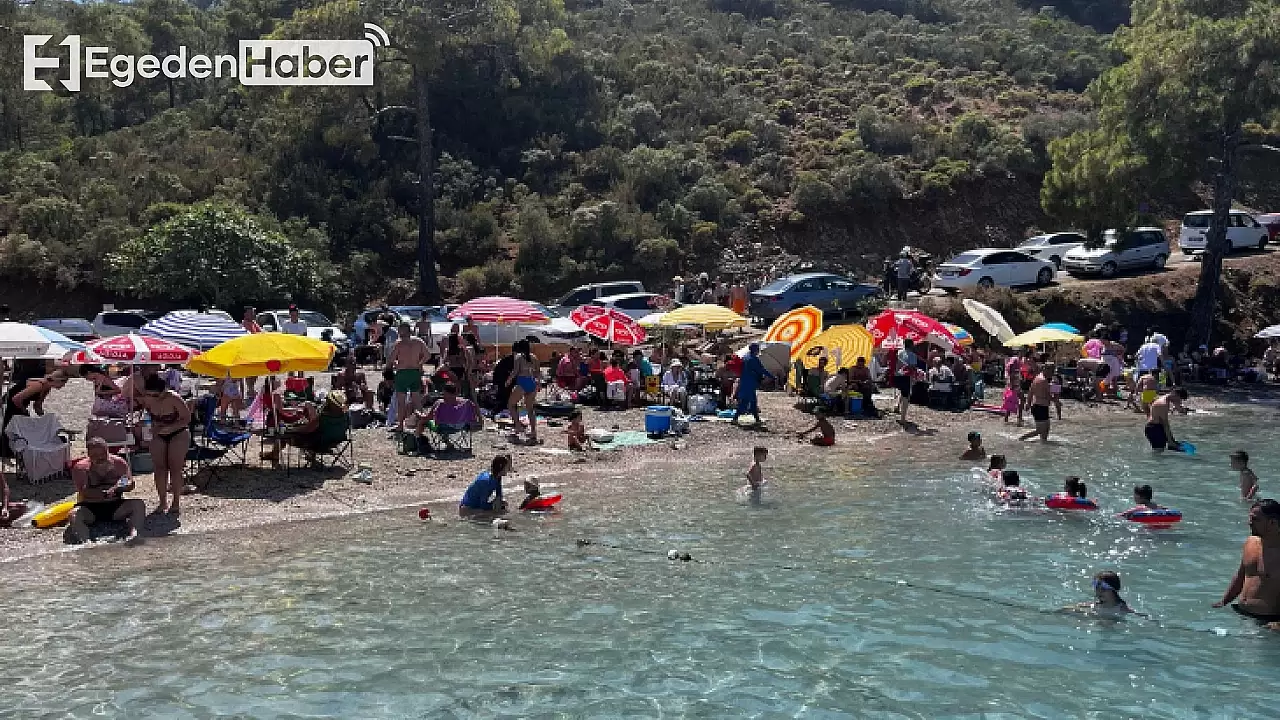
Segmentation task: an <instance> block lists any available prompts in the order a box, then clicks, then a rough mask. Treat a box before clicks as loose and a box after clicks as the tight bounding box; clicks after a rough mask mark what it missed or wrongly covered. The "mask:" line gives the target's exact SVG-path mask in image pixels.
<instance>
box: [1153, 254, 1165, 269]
mask: <svg viewBox="0 0 1280 720" xmlns="http://www.w3.org/2000/svg"><path fill="white" fill-rule="evenodd" d="M1168 261H1169V258H1168V257H1167V256H1165V255H1163V254H1161V255H1157V256H1156V259H1155V261H1153V262H1152V263H1151V267H1153V268H1155V269H1157V270H1163V269H1164V264H1165V263H1166V262H1168Z"/></svg>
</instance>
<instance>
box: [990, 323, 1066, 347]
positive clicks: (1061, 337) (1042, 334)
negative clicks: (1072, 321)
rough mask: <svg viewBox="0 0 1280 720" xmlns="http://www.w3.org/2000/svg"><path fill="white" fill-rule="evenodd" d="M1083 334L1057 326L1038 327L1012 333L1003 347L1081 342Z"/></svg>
mask: <svg viewBox="0 0 1280 720" xmlns="http://www.w3.org/2000/svg"><path fill="white" fill-rule="evenodd" d="M1083 340H1084V336H1082V335H1076V334H1075V333H1070V332H1067V331H1066V330H1059V329H1057V328H1049V327H1038V328H1036V329H1035V330H1028V331H1026V332H1024V333H1022V334H1021V335H1014V336H1013V337H1011V338H1009V339H1008V340H1005V341H1004V345H1005V347H1024V346H1027V345H1039V344H1040V343H1051V342H1081V341H1083Z"/></svg>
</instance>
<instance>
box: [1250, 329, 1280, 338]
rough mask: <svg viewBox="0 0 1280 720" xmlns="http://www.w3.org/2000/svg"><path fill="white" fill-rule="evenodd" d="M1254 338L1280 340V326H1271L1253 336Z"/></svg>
mask: <svg viewBox="0 0 1280 720" xmlns="http://www.w3.org/2000/svg"><path fill="white" fill-rule="evenodd" d="M1254 337H1256V338H1260V339H1262V340H1273V339H1275V338H1280V325H1272V326H1271V327H1269V328H1267V329H1265V330H1263V331H1262V332H1260V333H1258V334H1257V335H1254Z"/></svg>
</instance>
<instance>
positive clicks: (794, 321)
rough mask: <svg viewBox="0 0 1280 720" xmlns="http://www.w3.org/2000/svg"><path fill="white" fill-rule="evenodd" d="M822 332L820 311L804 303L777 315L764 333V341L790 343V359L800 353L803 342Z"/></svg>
mask: <svg viewBox="0 0 1280 720" xmlns="http://www.w3.org/2000/svg"><path fill="white" fill-rule="evenodd" d="M820 332H822V311H821V310H819V309H818V308H816V307H814V306H812V305H805V306H804V307H802V308H796V309H795V310H792V311H790V312H786V313H783V314H781V315H779V316H778V319H777V320H774V321H773V324H772V325H770V326H769V329H768V330H767V331H766V332H765V334H764V340H765V342H788V343H791V359H792V360H794V359H795V358H796V357H798V356H799V355H800V349H801V348H802V347H804V344H805V343H807V342H809V341H810V340H812V339H813V338H814V337H815V336H817V334H818V333H820Z"/></svg>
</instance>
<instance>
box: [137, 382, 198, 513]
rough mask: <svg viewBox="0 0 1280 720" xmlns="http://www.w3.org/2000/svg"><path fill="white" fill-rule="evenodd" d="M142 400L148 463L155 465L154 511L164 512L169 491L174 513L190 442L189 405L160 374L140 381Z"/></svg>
mask: <svg viewBox="0 0 1280 720" xmlns="http://www.w3.org/2000/svg"><path fill="white" fill-rule="evenodd" d="M142 387H143V390H144V391H145V393H146V394H145V395H144V400H143V404H144V405H145V406H146V409H147V412H149V413H151V423H152V429H151V431H152V438H151V463H152V465H154V466H155V476H156V495H158V496H159V497H160V504H159V505H158V506H157V507H156V512H164V511H165V505H166V504H167V503H166V499H167V495H166V493H172V494H173V504H172V505H169V506H168V510H169V512H171V513H173V514H174V515H177V514H178V499H179V498H181V497H182V487H183V482H182V480H183V478H182V470H183V468H184V467H185V466H186V463H187V448H188V447H190V445H191V431H190V430H188V429H187V426H188V425H190V423H191V408H189V407H187V401H186V400H183V399H182V396H181V395H179V394H178V393H176V392H174V391H172V390H170V389H169V386H168V384H167V383H165V381H164V378H162V377H160V376H158V375H152V376H151V377H149V378H147V379H146V382H145V383H144V384H143V386H142Z"/></svg>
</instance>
